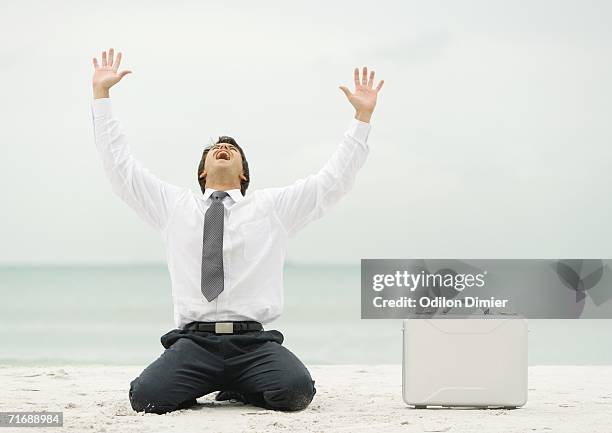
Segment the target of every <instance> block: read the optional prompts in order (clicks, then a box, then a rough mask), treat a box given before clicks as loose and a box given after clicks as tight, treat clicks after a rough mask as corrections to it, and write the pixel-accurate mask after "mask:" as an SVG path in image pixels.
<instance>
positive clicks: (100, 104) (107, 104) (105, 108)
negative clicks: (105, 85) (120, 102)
mask: <svg viewBox="0 0 612 433" xmlns="http://www.w3.org/2000/svg"><path fill="white" fill-rule="evenodd" d="M112 107H113V106H112V104H111V99H110V98H98V99H94V100H93V101H92V103H91V112H92V114H93V117H94V119H96V118H99V117H110V116H111V114H112V113H113V110H112Z"/></svg>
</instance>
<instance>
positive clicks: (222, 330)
mask: <svg viewBox="0 0 612 433" xmlns="http://www.w3.org/2000/svg"><path fill="white" fill-rule="evenodd" d="M215 332H216V333H217V334H233V333H234V324H233V323H232V322H225V323H220V322H217V323H215Z"/></svg>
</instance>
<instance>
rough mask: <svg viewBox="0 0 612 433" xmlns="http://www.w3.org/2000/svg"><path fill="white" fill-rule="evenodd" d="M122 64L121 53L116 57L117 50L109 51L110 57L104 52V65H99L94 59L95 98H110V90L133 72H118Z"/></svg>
mask: <svg viewBox="0 0 612 433" xmlns="http://www.w3.org/2000/svg"><path fill="white" fill-rule="evenodd" d="M120 64H121V53H117V57H115V50H114V49H112V48H111V49H110V50H108V56H107V55H106V51H102V64H99V63H98V59H97V58H96V57H94V58H93V65H94V75H93V91H94V98H96V99H97V98H108V96H109V92H108V91H109V89H110V88H111V87H113V86H114V85H115V84H117V83H118V82H119V81H121V79H122V78H123V77H125V76H126V75H127V74H129V73H131V72H132V71H128V70H123V71H121V72H118V70H119V65H120Z"/></svg>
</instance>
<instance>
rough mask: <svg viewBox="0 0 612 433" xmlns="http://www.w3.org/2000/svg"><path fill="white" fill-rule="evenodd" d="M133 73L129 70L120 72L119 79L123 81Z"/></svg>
mask: <svg viewBox="0 0 612 433" xmlns="http://www.w3.org/2000/svg"><path fill="white" fill-rule="evenodd" d="M131 73H132V71H128V70H125V71H121V72H119V79H121V78H123V77H125V76H126V75H127V74H131Z"/></svg>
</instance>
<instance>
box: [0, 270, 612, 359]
mask: <svg viewBox="0 0 612 433" xmlns="http://www.w3.org/2000/svg"><path fill="white" fill-rule="evenodd" d="M0 295H1V298H0V341H1V342H2V344H0V363H3V364H6V363H11V364H57V363H60V364H80V363H104V364H141V365H144V364H148V363H149V362H151V361H153V360H154V359H155V358H157V357H158V356H159V354H160V353H161V352H162V351H163V348H162V346H161V344H160V342H159V338H160V336H161V335H162V334H164V333H166V332H167V331H169V330H170V329H172V328H173V327H174V325H173V323H172V300H171V293H170V277H169V275H168V271H167V268H166V267H165V266H163V265H160V266H92V267H82V266H81V267H3V268H0ZM266 329H278V330H280V331H281V332H282V333H283V334H284V336H285V342H284V344H285V346H287V347H288V348H289V349H290V350H292V351H293V352H294V353H295V354H296V355H297V356H299V357H300V358H301V359H302V360H303V361H304V362H305V363H310V364H313V363H319V364H349V363H350V364H381V363H385V364H391V363H399V362H400V361H401V321H399V320H362V319H360V270H359V266H327V267H325V266H291V265H287V266H286V267H285V310H284V314H283V316H282V317H281V318H280V319H279V320H277V321H275V322H274V323H271V324H268V325H267V326H266ZM611 342H612V320H530V321H529V363H530V364H531V365H536V364H612V344H610V343H611Z"/></svg>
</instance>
